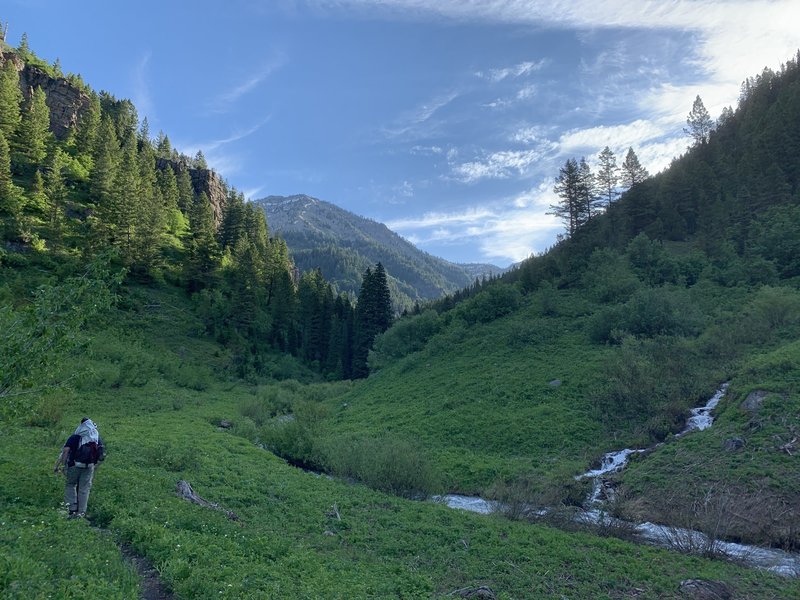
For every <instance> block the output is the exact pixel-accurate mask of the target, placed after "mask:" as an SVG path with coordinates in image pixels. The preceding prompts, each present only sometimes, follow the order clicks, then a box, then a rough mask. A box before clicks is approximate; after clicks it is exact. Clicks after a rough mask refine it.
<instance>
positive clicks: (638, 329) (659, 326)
mask: <svg viewBox="0 0 800 600" xmlns="http://www.w3.org/2000/svg"><path fill="white" fill-rule="evenodd" d="M701 327H702V315H701V314H700V313H699V311H698V310H697V309H696V307H695V306H694V304H693V303H692V302H691V300H690V298H689V294H688V293H687V292H686V291H685V290H680V289H669V288H655V289H653V288H646V289H642V290H639V291H638V292H636V293H635V294H634V295H633V296H632V297H631V299H630V300H628V302H626V303H625V304H621V305H615V306H608V307H605V308H603V309H601V310H600V311H598V312H597V313H595V315H594V316H593V317H592V318H591V320H590V321H589V337H590V338H591V339H592V340H593V341H595V342H619V341H620V340H621V339H622V338H623V337H624V336H625V335H633V336H637V337H645V338H652V337H656V336H662V335H686V336H694V335H697V334H698V333H700V330H701Z"/></svg>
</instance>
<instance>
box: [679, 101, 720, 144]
mask: <svg viewBox="0 0 800 600" xmlns="http://www.w3.org/2000/svg"><path fill="white" fill-rule="evenodd" d="M686 124H687V125H688V127H687V128H685V129H684V130H683V131H684V132H685V133H686V134H687V135H689V136H690V137H691V138H692V139H693V140H694V143H695V144H696V145H701V144H706V143H707V142H708V137H709V135H711V130H712V129H713V128H714V121H713V120H712V119H711V115H710V114H708V111H707V110H706V107H705V105H704V104H703V101H702V100H701V99H700V96H699V95H698V96H697V97H696V98H695V99H694V103H692V110H691V111H689V116H688V117H686Z"/></svg>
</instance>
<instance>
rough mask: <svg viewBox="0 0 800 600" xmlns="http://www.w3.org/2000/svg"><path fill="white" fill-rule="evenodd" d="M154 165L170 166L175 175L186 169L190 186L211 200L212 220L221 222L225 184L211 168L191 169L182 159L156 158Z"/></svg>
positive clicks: (225, 192)
mask: <svg viewBox="0 0 800 600" xmlns="http://www.w3.org/2000/svg"><path fill="white" fill-rule="evenodd" d="M156 166H157V167H158V168H159V169H162V170H163V169H166V168H167V167H172V170H173V171H175V174H176V175H177V174H178V173H180V172H182V171H187V170H188V171H189V176H190V177H191V178H192V187H193V188H194V192H195V194H199V193H201V192H205V193H206V195H207V196H208V200H209V202H211V208H212V209H213V210H214V222H215V223H216V224H217V226H219V224H220V223H221V222H222V209H223V207H224V206H225V199H226V197H227V196H226V194H227V191H226V188H225V184H224V183H223V181H222V178H221V177H220V176H219V175H217V174H216V173H215V172H214V171H212V170H211V169H193V168H191V167H189V165H188V164H187V163H186V162H185V161H183V160H171V159H167V158H159V159H157V160H156Z"/></svg>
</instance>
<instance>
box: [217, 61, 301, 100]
mask: <svg viewBox="0 0 800 600" xmlns="http://www.w3.org/2000/svg"><path fill="white" fill-rule="evenodd" d="M286 62H287V58H286V55H285V54H283V53H276V54H274V55H273V56H270V57H269V58H268V59H267V60H266V61H265V62H264V63H263V64H262V65H261V66H260V67H259V68H258V69H256V70H254V71H251V72H249V73H248V74H247V76H246V77H245V78H244V79H243V80H242V81H240V82H239V83H238V84H236V85H234V86H233V87H231V88H230V89H228V90H227V91H225V92H222V93H221V94H219V95H217V96H216V97H215V98H213V99H212V100H211V101H210V102H209V103H208V109H209V112H212V113H224V112H228V111H230V110H231V109H232V108H233V104H235V103H236V101H237V100H239V98H241V97H242V96H244V95H245V94H247V93H248V92H251V91H252V90H254V89H255V88H257V87H258V86H259V85H260V84H261V83H262V82H263V81H264V80H266V79H267V78H268V77H269V76H270V75H272V73H274V72H275V71H277V70H278V69H280V68H281V67H283V66H284V65H285V64H286Z"/></svg>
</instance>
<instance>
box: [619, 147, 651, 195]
mask: <svg viewBox="0 0 800 600" xmlns="http://www.w3.org/2000/svg"><path fill="white" fill-rule="evenodd" d="M648 177H650V173H648V172H647V169H645V168H644V167H643V166H642V164H641V163H640V162H639V157H638V156H636V152H634V151H633V148H628V153H627V154H626V155H625V162H623V163H622V174H621V176H620V183H621V184H622V186H623V187H625V188H627V189H630V188H632V187H633V186H635V185H636V184H638V183H641V182H643V181H644V180H645V179H647V178H648Z"/></svg>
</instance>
